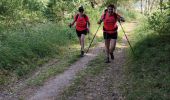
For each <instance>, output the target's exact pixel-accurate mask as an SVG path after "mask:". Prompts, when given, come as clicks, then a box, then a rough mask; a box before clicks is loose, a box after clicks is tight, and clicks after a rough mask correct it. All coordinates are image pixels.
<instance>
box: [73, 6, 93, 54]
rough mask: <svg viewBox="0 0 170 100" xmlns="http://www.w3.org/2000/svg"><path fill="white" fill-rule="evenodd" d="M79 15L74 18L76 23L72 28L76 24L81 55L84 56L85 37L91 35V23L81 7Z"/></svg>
mask: <svg viewBox="0 0 170 100" xmlns="http://www.w3.org/2000/svg"><path fill="white" fill-rule="evenodd" d="M78 10H79V13H78V14H76V15H75V16H74V21H73V22H72V23H70V27H71V26H73V25H74V23H75V22H76V33H77V36H78V38H79V42H80V46H81V54H80V56H81V57H83V56H84V40H85V35H86V34H87V33H89V28H90V22H89V18H88V16H87V15H86V14H84V8H83V7H82V6H81V7H79V9H78Z"/></svg>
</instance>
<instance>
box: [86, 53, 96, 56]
mask: <svg viewBox="0 0 170 100" xmlns="http://www.w3.org/2000/svg"><path fill="white" fill-rule="evenodd" d="M85 55H86V56H90V57H94V56H96V55H95V54H92V53H86V54H85Z"/></svg>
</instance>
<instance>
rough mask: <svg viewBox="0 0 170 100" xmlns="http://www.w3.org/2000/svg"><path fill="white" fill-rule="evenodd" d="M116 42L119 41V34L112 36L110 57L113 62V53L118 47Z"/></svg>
mask: <svg viewBox="0 0 170 100" xmlns="http://www.w3.org/2000/svg"><path fill="white" fill-rule="evenodd" d="M116 40H117V32H116V33H114V34H113V35H111V40H110V44H111V46H110V57H111V59H112V60H113V59H114V55H113V52H114V50H115V47H116Z"/></svg>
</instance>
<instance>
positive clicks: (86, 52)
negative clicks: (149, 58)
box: [86, 24, 101, 53]
mask: <svg viewBox="0 0 170 100" xmlns="http://www.w3.org/2000/svg"><path fill="white" fill-rule="evenodd" d="M100 26H101V24H100V25H99V27H98V28H97V31H96V33H95V34H94V36H93V39H92V40H91V42H90V45H89V47H88V49H87V52H86V53H88V51H89V49H90V47H91V45H92V43H93V40H94V38H95V37H96V34H97V32H98V30H99V28H100Z"/></svg>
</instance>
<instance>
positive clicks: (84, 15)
mask: <svg viewBox="0 0 170 100" xmlns="http://www.w3.org/2000/svg"><path fill="white" fill-rule="evenodd" d="M78 17H79V14H77V15H76V20H75V21H77V19H78ZM83 17H84V19H85V20H86V22H87V19H86V18H87V15H86V14H83Z"/></svg>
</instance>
